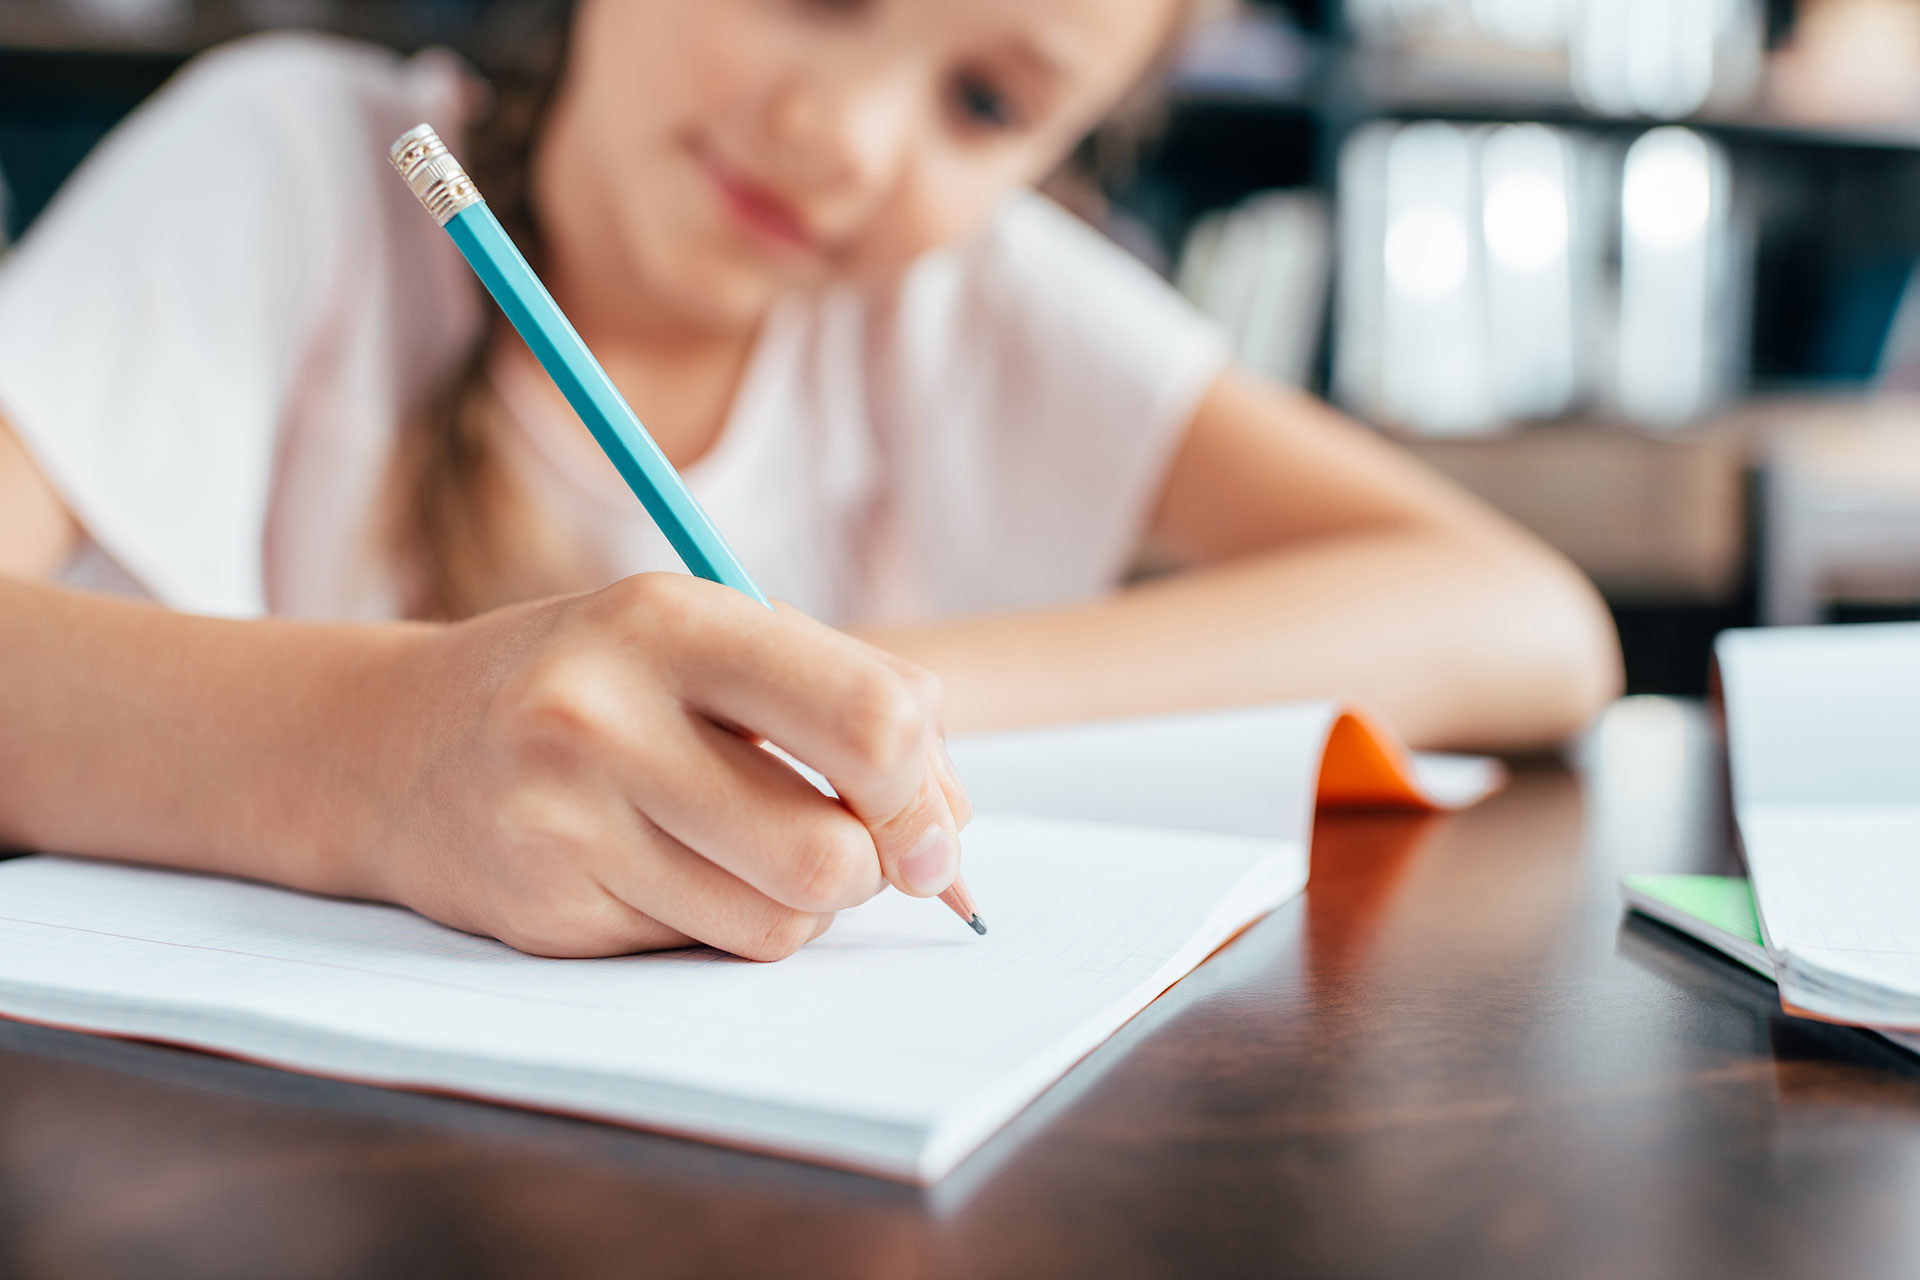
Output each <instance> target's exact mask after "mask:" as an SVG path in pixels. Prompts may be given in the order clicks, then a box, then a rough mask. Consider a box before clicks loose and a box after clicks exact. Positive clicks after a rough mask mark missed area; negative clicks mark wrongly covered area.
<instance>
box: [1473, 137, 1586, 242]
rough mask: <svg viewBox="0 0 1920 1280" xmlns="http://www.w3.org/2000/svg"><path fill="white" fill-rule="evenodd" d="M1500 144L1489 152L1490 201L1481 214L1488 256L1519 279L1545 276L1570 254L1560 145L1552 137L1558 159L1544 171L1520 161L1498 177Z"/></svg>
mask: <svg viewBox="0 0 1920 1280" xmlns="http://www.w3.org/2000/svg"><path fill="white" fill-rule="evenodd" d="M1515 128H1518V129H1532V128H1538V126H1537V125H1517V126H1515ZM1505 132H1506V131H1505V130H1502V133H1505ZM1543 132H1544V131H1543ZM1500 141H1501V140H1499V139H1496V142H1490V143H1489V144H1488V147H1487V151H1488V155H1487V160H1488V164H1487V166H1486V167H1487V170H1488V173H1487V198H1486V205H1485V208H1484V209H1483V210H1482V211H1481V223H1482V227H1483V230H1484V231H1485V233H1486V237H1487V252H1488V253H1489V254H1491V255H1492V256H1493V260H1494V261H1495V262H1497V263H1499V264H1500V265H1501V266H1502V267H1505V268H1506V269H1507V270H1508V271H1512V272H1514V273H1516V274H1519V275H1526V274H1529V273H1531V272H1535V271H1543V270H1545V269H1546V268H1548V267H1551V266H1554V265H1556V264H1558V263H1559V262H1561V261H1562V260H1563V259H1564V258H1565V256H1566V252H1567V187H1566V178H1565V175H1564V173H1563V172H1562V171H1561V166H1560V165H1559V164H1558V163H1556V161H1557V158H1558V157H1557V154H1556V152H1557V144H1556V143H1555V142H1554V141H1553V139H1552V137H1551V135H1549V137H1548V139H1547V145H1548V146H1549V147H1551V148H1554V150H1550V151H1548V152H1547V155H1548V156H1553V157H1554V159H1553V160H1545V158H1544V157H1542V160H1544V163H1541V164H1540V166H1539V168H1532V167H1530V166H1529V161H1531V160H1532V159H1533V157H1518V156H1516V157H1514V159H1515V160H1516V161H1517V162H1518V163H1516V164H1515V165H1514V168H1513V171H1512V172H1508V173H1504V174H1500V175H1499V176H1495V175H1494V173H1493V169H1494V167H1495V166H1494V164H1493V159H1494V156H1493V152H1494V148H1495V145H1496V143H1498V142H1500ZM1507 145H1512V144H1507ZM1516 149H1517V148H1516Z"/></svg>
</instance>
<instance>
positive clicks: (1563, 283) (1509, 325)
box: [1480, 124, 1578, 418]
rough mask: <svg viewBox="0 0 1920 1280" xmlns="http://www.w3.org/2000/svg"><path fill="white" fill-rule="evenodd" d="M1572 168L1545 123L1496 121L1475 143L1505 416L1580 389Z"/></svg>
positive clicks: (1541, 409) (1523, 413)
mask: <svg viewBox="0 0 1920 1280" xmlns="http://www.w3.org/2000/svg"><path fill="white" fill-rule="evenodd" d="M1572 168H1573V166H1572V163H1571V156H1570V154H1569V147H1568V145H1567V142H1566V140H1565V138H1564V137H1563V136H1562V135H1561V134H1560V133H1559V132H1557V131H1556V130H1553V129H1549V128H1547V127H1545V126H1543V125H1537V124H1526V125H1508V126H1505V127H1503V128H1499V129H1495V130H1494V131H1493V132H1492V133H1491V134H1489V135H1488V136H1487V139H1486V142H1485V144H1484V145H1483V147H1482V150H1481V158H1480V173H1481V183H1482V187H1483V190H1484V192H1485V194H1484V196H1483V198H1482V202H1481V227H1482V233H1483V234H1484V236H1485V238H1486V244H1487V334H1488V343H1489V345H1490V347H1491V349H1492V353H1493V354H1492V357H1491V359H1492V369H1491V378H1492V389H1493V400H1494V404H1495V407H1496V408H1497V409H1498V411H1499V413H1500V414H1501V416H1503V417H1506V418H1542V417H1548V416H1551V415H1554V414H1558V413H1562V412H1565V411H1566V410H1567V409H1568V408H1569V407H1571V405H1572V403H1573V400H1574V398H1575V395H1576V393H1577V391H1578V386H1577V380H1578V373H1577V368H1576V359H1575V354H1574V353H1575V347H1576V328H1577V317H1576V313H1575V303H1576V289H1575V285H1576V280H1575V276H1574V271H1573V258H1572V253H1571V244H1572V215H1571V210H1570V208H1569V204H1570V199H1569V188H1570V186H1571V181H1572Z"/></svg>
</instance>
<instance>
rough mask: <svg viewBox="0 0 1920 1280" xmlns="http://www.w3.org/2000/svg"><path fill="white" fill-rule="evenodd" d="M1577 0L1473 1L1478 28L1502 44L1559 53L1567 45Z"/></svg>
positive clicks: (1474, 16) (1472, 7) (1475, 22)
mask: <svg viewBox="0 0 1920 1280" xmlns="http://www.w3.org/2000/svg"><path fill="white" fill-rule="evenodd" d="M1572 9H1573V0H1472V6H1471V10H1472V13H1473V21H1474V24H1475V25H1476V26H1477V27H1479V29H1480V30H1481V32H1482V33H1484V34H1485V35H1487V36H1488V37H1489V38H1491V39H1493V40H1497V41H1499V42H1500V43H1501V44H1508V45H1512V46H1514V47H1515V48H1518V49H1556V48H1559V47H1560V46H1561V45H1562V44H1564V43H1565V41H1566V38H1567V28H1568V24H1569V22H1570V20H1571V18H1572Z"/></svg>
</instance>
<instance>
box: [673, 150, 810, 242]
mask: <svg viewBox="0 0 1920 1280" xmlns="http://www.w3.org/2000/svg"><path fill="white" fill-rule="evenodd" d="M700 162H701V166H702V167H703V168H705V169H706V171H707V175H708V176H709V177H710V178H712V179H713V185H714V187H715V189H717V190H718V191H719V193H720V196H721V199H722V200H723V201H724V202H725V203H726V206H727V207H728V208H729V209H731V210H732V211H733V214H734V216H735V217H737V218H739V219H740V221H741V222H743V223H745V224H746V225H747V227H748V228H749V229H751V230H753V231H755V232H757V233H759V235H760V236H761V237H762V238H764V239H766V240H770V241H772V242H773V243H774V244H775V245H777V246H779V247H780V248H782V249H785V250H787V251H788V252H790V253H806V254H817V253H819V252H820V238H819V237H818V236H816V235H814V233H813V230H812V228H810V227H808V226H807V224H806V221H805V220H804V219H803V218H802V217H801V216H800V214H799V213H798V212H797V211H796V210H795V209H794V207H793V206H792V205H790V204H788V203H787V202H786V201H785V200H782V199H781V198H780V197H779V196H778V195H776V194H774V192H772V191H770V190H768V189H767V188H766V187H763V186H761V185H760V184H759V183H757V182H755V181H753V179H751V178H749V177H747V176H746V175H745V174H742V173H739V172H736V171H735V170H733V169H730V168H728V167H727V165H726V164H724V163H723V162H722V161H720V160H719V159H717V158H716V157H715V156H714V155H713V154H712V153H710V152H703V153H702V154H701V156H700Z"/></svg>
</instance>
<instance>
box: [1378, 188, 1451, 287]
mask: <svg viewBox="0 0 1920 1280" xmlns="http://www.w3.org/2000/svg"><path fill="white" fill-rule="evenodd" d="M1467 252H1468V250H1467V228H1466V226H1465V223H1464V221H1463V220H1462V218H1461V216H1460V213H1459V211H1458V210H1456V209H1449V208H1447V207H1445V206H1444V205H1438V204H1416V205H1412V206H1410V207H1408V208H1405V209H1402V210H1400V211H1399V212H1398V213H1395V214H1394V215H1393V220H1392V221H1391V222H1389V223H1388V224H1387V243H1386V258H1387V280H1388V282H1389V283H1390V284H1392V285H1393V287H1394V288H1395V289H1398V290H1399V291H1400V292H1401V293H1404V294H1406V295H1407V296H1408V297H1411V298H1419V299H1422V300H1433V299H1437V298H1444V297H1446V296H1447V295H1448V294H1450V293H1454V292H1456V291H1458V290H1459V288H1460V286H1461V285H1463V284H1465V283H1466V279H1467Z"/></svg>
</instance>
